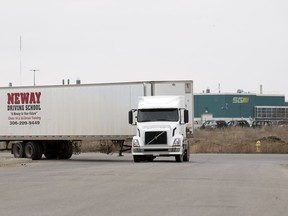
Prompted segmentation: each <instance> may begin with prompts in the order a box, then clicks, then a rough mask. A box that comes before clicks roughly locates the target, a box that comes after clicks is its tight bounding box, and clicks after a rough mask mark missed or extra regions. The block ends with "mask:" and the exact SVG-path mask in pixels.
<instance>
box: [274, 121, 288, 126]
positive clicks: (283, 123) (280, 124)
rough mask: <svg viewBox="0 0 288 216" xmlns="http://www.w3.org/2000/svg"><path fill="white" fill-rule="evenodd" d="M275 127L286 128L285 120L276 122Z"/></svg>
mask: <svg viewBox="0 0 288 216" xmlns="http://www.w3.org/2000/svg"><path fill="white" fill-rule="evenodd" d="M276 126H278V127H288V121H287V120H280V121H277V123H276Z"/></svg>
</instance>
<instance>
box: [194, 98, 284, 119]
mask: <svg viewBox="0 0 288 216" xmlns="http://www.w3.org/2000/svg"><path fill="white" fill-rule="evenodd" d="M286 105H287V103H285V96H278V95H256V94H209V93H207V94H195V95H194V116H195V118H200V117H201V115H202V114H203V113H205V112H206V113H207V112H208V113H211V114H213V117H214V118H250V117H251V118H254V107H255V106H286Z"/></svg>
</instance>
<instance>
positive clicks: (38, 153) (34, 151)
mask: <svg viewBox="0 0 288 216" xmlns="http://www.w3.org/2000/svg"><path fill="white" fill-rule="evenodd" d="M24 152H25V156H26V157H27V158H31V159H32V160H39V159H41V157H42V148H41V146H40V145H39V144H38V143H34V142H27V143H26V145H25V148H24Z"/></svg>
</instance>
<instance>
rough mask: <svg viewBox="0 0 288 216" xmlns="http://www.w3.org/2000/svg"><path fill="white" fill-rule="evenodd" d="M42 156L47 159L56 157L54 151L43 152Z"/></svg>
mask: <svg viewBox="0 0 288 216" xmlns="http://www.w3.org/2000/svg"><path fill="white" fill-rule="evenodd" d="M44 156H45V158H46V159H48V160H50V159H56V158H57V154H55V153H44Z"/></svg>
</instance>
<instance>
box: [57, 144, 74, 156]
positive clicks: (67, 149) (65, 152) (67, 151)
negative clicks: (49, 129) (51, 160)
mask: <svg viewBox="0 0 288 216" xmlns="http://www.w3.org/2000/svg"><path fill="white" fill-rule="evenodd" d="M72 154H73V146H72V143H71V142H65V143H64V144H63V149H62V152H61V153H60V154H59V159H69V158H71V157H72Z"/></svg>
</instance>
